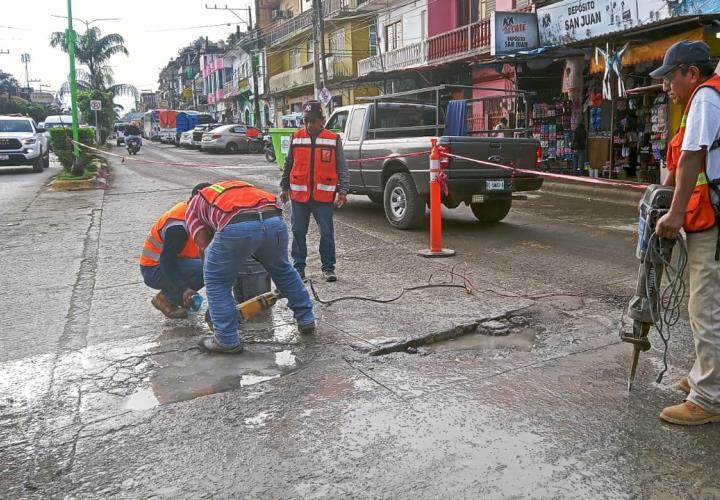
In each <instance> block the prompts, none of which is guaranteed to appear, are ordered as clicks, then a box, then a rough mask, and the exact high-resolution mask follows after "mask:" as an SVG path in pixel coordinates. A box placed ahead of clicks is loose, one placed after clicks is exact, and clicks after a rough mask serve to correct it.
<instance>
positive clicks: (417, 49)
mask: <svg viewBox="0 0 720 500" xmlns="http://www.w3.org/2000/svg"><path fill="white" fill-rule="evenodd" d="M426 63H427V42H426V41H422V42H418V43H413V44H411V45H408V46H406V47H402V48H400V49H396V50H391V51H389V52H386V53H384V54H380V55H377V56H373V57H368V58H366V59H362V60H360V61H358V76H365V75H368V74H370V73H386V72H389V71H395V70H399V69H408V68H414V67H416V66H423V65H425V64H426Z"/></svg>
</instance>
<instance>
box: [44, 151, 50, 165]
mask: <svg viewBox="0 0 720 500" xmlns="http://www.w3.org/2000/svg"><path fill="white" fill-rule="evenodd" d="M49 167H50V151H48V152H47V153H45V156H44V157H43V168H49Z"/></svg>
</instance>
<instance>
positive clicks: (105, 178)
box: [50, 159, 110, 191]
mask: <svg viewBox="0 0 720 500" xmlns="http://www.w3.org/2000/svg"><path fill="white" fill-rule="evenodd" d="M100 163H101V165H100V168H99V169H98V171H97V172H96V173H95V175H93V176H92V178H90V179H84V180H81V181H75V180H60V179H57V178H56V179H53V180H52V182H50V187H52V188H53V189H57V190H62V191H79V190H83V189H96V188H97V189H107V188H108V187H110V182H109V180H110V164H109V163H108V162H107V161H105V160H104V159H100Z"/></svg>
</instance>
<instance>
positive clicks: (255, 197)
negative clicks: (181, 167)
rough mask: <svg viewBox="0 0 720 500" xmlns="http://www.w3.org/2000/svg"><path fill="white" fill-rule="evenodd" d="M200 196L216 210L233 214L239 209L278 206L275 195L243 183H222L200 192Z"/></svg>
mask: <svg viewBox="0 0 720 500" xmlns="http://www.w3.org/2000/svg"><path fill="white" fill-rule="evenodd" d="M200 196H202V197H203V198H205V200H206V201H207V202H208V203H210V205H212V206H213V207H215V208H218V209H220V210H222V211H223V212H225V213H231V212H234V211H235V210H237V209H239V208H248V209H252V208H257V207H263V206H267V205H275V204H277V199H276V198H275V195H273V194H270V193H268V192H267V191H263V190H261V189H258V188H256V187H255V186H253V185H252V184H249V183H247V182H243V181H220V182H217V183H215V184H213V185H212V186H208V187H206V188H204V189H202V190H201V191H200Z"/></svg>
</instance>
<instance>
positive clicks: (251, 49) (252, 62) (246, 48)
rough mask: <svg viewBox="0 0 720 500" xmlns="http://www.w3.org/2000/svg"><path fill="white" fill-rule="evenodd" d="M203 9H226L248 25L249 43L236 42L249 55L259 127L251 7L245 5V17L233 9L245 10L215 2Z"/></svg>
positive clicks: (256, 117) (254, 114)
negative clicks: (219, 5)
mask: <svg viewBox="0 0 720 500" xmlns="http://www.w3.org/2000/svg"><path fill="white" fill-rule="evenodd" d="M255 8H256V9H257V1H256V2H255ZM205 9H207V10H226V11H228V12H230V13H232V15H234V16H235V17H237V18H238V19H239V20H240V21H241V22H243V23H245V24H246V25H247V27H248V35H249V36H250V44H249V45H247V44H242V42H238V43H239V45H240V47H242V49H243V50H244V51H245V52H246V53H247V54H248V55H249V56H250V71H251V73H252V75H251V78H252V81H253V89H254V90H253V119H254V120H255V126H256V127H260V89H259V88H258V78H257V64H256V60H255V54H256V53H257V52H258V46H257V31H258V29H257V26H255V27H254V28H253V18H252V8H251V7H250V6H248V7H247V15H248V17H247V19H243V18H242V17H240V16H239V15H238V14H237V13H236V12H235V11H236V10H238V11H242V10H245V9H243V8H239V7H236V8H233V7H228V6H227V5H225V6H224V7H218V6H217V4H215V5H213V6H212V7H210V6H208V4H205Z"/></svg>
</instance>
